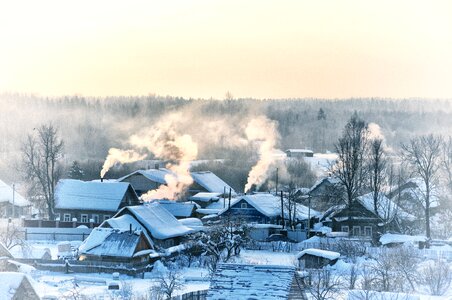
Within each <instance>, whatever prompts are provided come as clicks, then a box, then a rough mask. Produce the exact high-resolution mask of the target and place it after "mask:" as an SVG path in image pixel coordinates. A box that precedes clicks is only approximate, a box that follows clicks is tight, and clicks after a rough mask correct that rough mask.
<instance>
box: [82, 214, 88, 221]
mask: <svg viewBox="0 0 452 300" xmlns="http://www.w3.org/2000/svg"><path fill="white" fill-rule="evenodd" d="M80 222H81V223H89V218H88V214H80Z"/></svg>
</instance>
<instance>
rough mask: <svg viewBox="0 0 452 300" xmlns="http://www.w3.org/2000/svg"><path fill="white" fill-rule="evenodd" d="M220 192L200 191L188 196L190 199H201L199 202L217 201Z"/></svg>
mask: <svg viewBox="0 0 452 300" xmlns="http://www.w3.org/2000/svg"><path fill="white" fill-rule="evenodd" d="M221 194H222V193H206V192H200V193H197V194H195V195H193V196H191V197H190V200H193V201H201V202H209V201H212V200H213V201H218V200H219V199H220V197H219V196H220V195H221Z"/></svg>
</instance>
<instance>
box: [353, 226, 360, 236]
mask: <svg viewBox="0 0 452 300" xmlns="http://www.w3.org/2000/svg"><path fill="white" fill-rule="evenodd" d="M353 235H354V236H360V235H361V227H360V226H353Z"/></svg>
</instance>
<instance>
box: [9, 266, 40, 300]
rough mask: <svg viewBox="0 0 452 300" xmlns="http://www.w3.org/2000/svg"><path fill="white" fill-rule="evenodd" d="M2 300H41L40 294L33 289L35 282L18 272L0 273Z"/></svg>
mask: <svg viewBox="0 0 452 300" xmlns="http://www.w3.org/2000/svg"><path fill="white" fill-rule="evenodd" d="M0 282H1V283H2V284H1V285H0V299H11V300H23V299H27V300H39V299H40V298H39V296H38V293H37V292H36V290H35V288H34V287H33V284H32V282H33V280H32V279H30V278H29V277H28V276H27V275H25V274H23V273H17V272H1V273H0Z"/></svg>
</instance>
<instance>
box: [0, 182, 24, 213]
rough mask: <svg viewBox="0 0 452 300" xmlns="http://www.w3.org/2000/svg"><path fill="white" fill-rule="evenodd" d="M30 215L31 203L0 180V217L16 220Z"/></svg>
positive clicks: (12, 187)
mask: <svg viewBox="0 0 452 300" xmlns="http://www.w3.org/2000/svg"><path fill="white" fill-rule="evenodd" d="M30 213H31V203H30V201H28V200H27V199H25V198H24V197H22V196H21V195H20V194H19V193H18V192H17V191H16V189H15V187H14V184H13V186H9V185H7V184H6V183H4V182H3V181H1V180H0V217H2V218H18V217H21V216H25V215H29V214H30Z"/></svg>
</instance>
